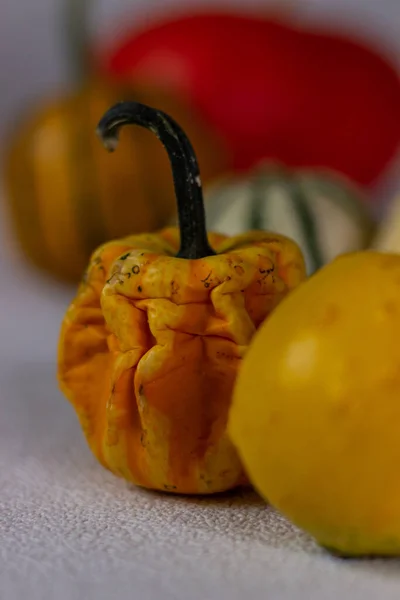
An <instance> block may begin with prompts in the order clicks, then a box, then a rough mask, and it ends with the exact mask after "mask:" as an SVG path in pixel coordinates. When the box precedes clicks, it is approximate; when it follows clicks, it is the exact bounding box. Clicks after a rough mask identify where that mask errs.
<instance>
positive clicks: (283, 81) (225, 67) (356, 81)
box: [97, 12, 400, 185]
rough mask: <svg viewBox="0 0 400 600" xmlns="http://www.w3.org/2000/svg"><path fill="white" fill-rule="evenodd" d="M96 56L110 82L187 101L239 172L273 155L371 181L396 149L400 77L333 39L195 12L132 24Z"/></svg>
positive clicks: (267, 22) (351, 43)
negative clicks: (229, 153)
mask: <svg viewBox="0 0 400 600" xmlns="http://www.w3.org/2000/svg"><path fill="white" fill-rule="evenodd" d="M97 60H98V67H99V68H100V72H103V73H105V74H106V75H107V76H110V75H111V77H112V78H116V79H118V80H123V81H124V82H129V83H130V84H134V83H135V82H137V81H140V82H142V83H143V82H144V83H147V84H148V85H151V86H152V87H154V86H155V85H156V86H159V87H160V88H161V87H167V88H168V90H169V91H170V92H171V91H173V92H174V93H176V94H179V95H184V96H186V98H187V99H188V100H189V101H190V102H191V104H192V106H193V107H195V108H196V109H197V110H199V111H200V114H202V116H203V117H205V118H206V119H207V120H208V122H209V123H210V125H212V126H213V127H214V128H215V130H216V131H217V132H218V133H219V134H221V135H222V136H223V138H224V139H225V141H226V142H227V143H228V146H229V148H230V150H231V151H232V161H233V162H232V165H231V166H232V168H233V169H235V170H243V169H247V168H249V167H251V166H253V165H254V164H255V163H257V162H259V160H260V159H261V158H271V159H278V160H279V161H282V162H283V163H286V164H287V165H289V166H294V167H303V166H307V167H310V166H324V167H330V168H332V169H335V170H337V171H339V172H342V173H343V174H345V175H347V176H348V177H350V178H351V179H353V180H354V181H356V182H358V183H360V184H362V185H369V184H372V183H374V182H375V181H376V180H377V179H378V178H379V176H380V175H382V173H383V171H384V169H385V168H386V167H387V165H388V163H389V162H390V160H391V159H392V158H393V157H394V155H395V153H396V151H397V149H398V146H399V140H400V81H399V76H398V74H397V73H396V71H395V70H394V68H393V67H392V66H391V65H390V64H389V63H388V61H387V60H386V59H385V58H383V57H381V56H379V55H378V54H377V52H375V51H374V50H372V49H370V48H367V47H366V46H363V45H361V44H360V43H358V42H357V41H355V40H351V39H347V38H345V37H341V36H339V35H333V34H328V33H324V32H315V31H314V32H311V31H309V30H305V29H298V28H296V27H294V26H291V25H289V24H285V23H282V22H277V21H276V20H273V19H268V18H264V17H259V18H258V17H254V16H243V15H239V14H235V13H232V14H230V13H223V12H218V13H213V12H211V13H207V12H200V13H198V14H190V15H186V16H185V15H183V16H179V17H178V16H175V17H170V18H169V19H165V20H159V21H155V22H153V23H152V24H150V25H146V26H142V27H140V26H137V27H133V28H132V29H130V30H128V31H127V32H126V33H125V35H123V36H121V37H120V38H119V39H117V40H115V41H114V42H112V43H111V44H110V45H108V46H107V47H105V48H101V49H100V52H99V55H98V57H97Z"/></svg>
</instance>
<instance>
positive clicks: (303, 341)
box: [228, 251, 400, 556]
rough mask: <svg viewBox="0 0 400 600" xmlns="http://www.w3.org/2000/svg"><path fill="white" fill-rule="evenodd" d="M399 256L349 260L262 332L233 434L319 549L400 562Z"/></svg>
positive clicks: (303, 291)
mask: <svg viewBox="0 0 400 600" xmlns="http://www.w3.org/2000/svg"><path fill="white" fill-rule="evenodd" d="M399 298H400V256H399V255H394V254H393V255H391V254H383V253H379V252H372V251H366V252H358V253H354V254H348V255H344V256H342V257H340V258H337V259H335V260H334V261H333V262H332V263H330V264H329V265H328V266H326V267H323V268H322V269H321V270H320V271H319V272H318V273H316V274H315V275H313V276H312V277H311V278H310V279H308V280H307V281H306V282H305V283H303V284H302V285H301V286H300V287H299V288H298V289H296V290H294V291H293V292H292V294H291V295H290V296H289V297H287V298H286V299H285V300H284V301H283V302H282V303H281V304H280V305H279V306H278V307H277V308H276V310H275V311H274V313H273V314H272V315H271V316H270V318H269V319H267V320H266V321H265V322H264V324H263V325H262V326H261V327H260V329H259V330H258V332H257V333H256V335H255V337H254V339H253V341H252V343H251V345H250V349H249V351H248V352H247V354H246V357H245V358H244V361H243V366H242V369H241V371H240V374H239V377H238V381H237V386H236V389H235V394H234V400H233V405H232V411H231V414H230V421H229V429H228V431H229V433H230V434H231V437H232V440H233V441H234V443H235V445H236V447H237V449H238V450H239V453H240V456H241V458H242V459H243V461H244V465H245V467H246V469H247V472H248V475H249V477H250V479H251V481H252V482H253V484H254V485H255V486H256V488H257V489H258V490H259V491H260V492H261V494H262V495H263V496H264V498H265V499H267V500H268V501H269V502H270V503H271V504H272V505H274V506H275V507H277V508H278V509H279V510H281V511H282V513H283V514H285V515H286V516H287V517H289V518H290V519H291V520H292V521H293V522H294V523H295V524H297V525H298V526H299V527H302V528H304V529H305V530H306V531H308V532H309V533H311V534H312V535H313V536H314V537H315V538H316V539H317V540H318V542H319V543H320V544H322V545H323V546H326V547H328V548H329V549H331V550H333V551H335V552H337V553H340V554H343V555H350V556H359V555H369V554H375V555H376V554H379V555H398V554H400V477H399V464H400V300H399Z"/></svg>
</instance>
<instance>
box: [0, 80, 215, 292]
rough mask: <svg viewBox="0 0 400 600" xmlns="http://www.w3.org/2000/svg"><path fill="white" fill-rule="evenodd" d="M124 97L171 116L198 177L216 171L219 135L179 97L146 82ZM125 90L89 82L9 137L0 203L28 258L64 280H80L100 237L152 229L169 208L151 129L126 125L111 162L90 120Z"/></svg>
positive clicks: (168, 188) (167, 181)
mask: <svg viewBox="0 0 400 600" xmlns="http://www.w3.org/2000/svg"><path fill="white" fill-rule="evenodd" d="M129 94H130V95H131V96H132V95H134V97H135V99H136V100H138V101H145V102H147V103H149V104H152V105H156V106H157V107H161V108H162V109H163V110H165V111H167V112H168V113H169V114H171V115H172V116H173V117H175V116H176V115H179V121H180V122H181V123H182V124H183V126H184V127H185V129H186V130H187V131H188V132H189V134H190V137H191V139H192V140H193V145H194V148H195V150H196V153H197V155H198V157H199V163H200V167H201V169H202V173H203V178H204V181H205V182H207V181H208V180H210V179H212V178H213V176H215V175H217V174H219V173H220V172H222V171H223V169H224V157H225V153H224V152H223V151H222V149H221V146H220V144H219V142H218V140H217V139H216V138H215V136H214V135H213V134H211V133H210V132H209V131H207V128H206V127H205V126H204V125H203V124H202V123H200V122H199V121H198V119H197V117H196V115H194V114H193V112H192V111H191V110H190V109H188V108H187V107H186V106H185V105H184V104H183V103H179V101H177V100H176V99H173V100H172V99H171V98H169V97H168V95H167V94H164V96H162V95H161V93H160V92H156V93H153V92H152V91H151V90H149V89H146V90H137V92H136V93H135V94H132V91H130V92H129ZM124 97H125V94H124V92H123V91H121V90H120V91H118V90H115V89H112V88H111V87H110V86H108V85H107V84H106V83H105V82H93V83H92V84H90V85H88V86H86V87H85V88H84V89H82V90H81V91H79V92H77V93H75V94H72V95H70V96H69V97H64V98H61V99H60V100H59V101H55V102H53V103H50V104H49V105H48V106H47V107H45V108H44V109H42V110H41V111H39V112H38V113H37V114H35V115H34V116H33V117H31V118H30V119H28V121H27V122H25V123H22V125H21V128H20V129H19V131H18V132H17V135H16V136H15V138H14V139H13V140H12V142H11V144H10V148H9V151H8V154H7V157H6V164H5V184H6V200H7V204H8V206H9V213H10V215H11V217H12V223H13V226H14V229H15V233H16V236H17V239H18V242H19V245H20V247H21V248H22V250H23V251H24V253H25V254H26V255H27V257H28V258H29V259H30V260H31V261H33V262H34V263H36V264H37V265H38V266H40V267H42V268H44V269H46V270H48V271H51V272H52V273H53V274H55V275H57V276H59V277H62V278H63V279H68V280H72V281H77V280H79V278H80V277H81V275H82V273H83V271H84V269H85V267H86V265H87V262H88V260H89V257H90V255H91V253H92V251H93V250H94V249H95V248H96V247H97V246H98V245H99V244H101V243H103V242H106V241H108V240H110V239H113V238H115V237H121V236H124V235H127V234H132V233H140V232H142V231H153V230H155V229H158V228H160V227H162V226H163V225H165V224H167V223H168V222H169V221H170V220H171V218H172V217H173V216H174V214H175V198H174V189H173V184H172V181H171V177H170V172H169V164H168V159H167V158H166V156H165V155H164V154H163V152H162V148H160V146H159V144H158V143H157V140H156V139H154V137H153V136H152V135H151V134H150V133H149V132H147V131H139V132H138V134H137V135H136V136H135V137H132V134H131V132H126V131H124V132H123V135H122V139H121V147H122V148H123V152H122V153H121V155H122V158H120V159H118V160H116V159H115V158H114V157H107V156H105V154H104V152H103V151H102V148H101V147H99V143H98V140H97V137H96V135H95V128H96V124H97V121H98V120H99V118H100V116H101V115H102V114H103V113H104V111H105V110H106V108H107V107H108V106H109V105H110V104H113V103H114V102H116V101H117V100H120V99H121V98H124Z"/></svg>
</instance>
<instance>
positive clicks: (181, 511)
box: [0, 236, 400, 600]
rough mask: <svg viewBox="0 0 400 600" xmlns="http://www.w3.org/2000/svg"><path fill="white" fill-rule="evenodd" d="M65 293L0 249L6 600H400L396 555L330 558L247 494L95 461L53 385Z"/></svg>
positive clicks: (0, 594) (0, 584)
mask: <svg viewBox="0 0 400 600" xmlns="http://www.w3.org/2000/svg"><path fill="white" fill-rule="evenodd" d="M3 237H4V236H3ZM10 260H11V262H10ZM71 293H72V292H71V290H65V289H63V288H59V287H57V286H56V285H54V284H50V283H49V282H46V280H42V279H40V277H39V276H38V277H35V275H34V274H32V273H31V274H29V273H28V272H26V271H24V269H23V268H22V267H21V266H19V265H18V263H17V262H15V261H14V260H12V259H11V258H10V257H7V258H6V257H5V255H4V252H3V254H2V255H1V256H0V599H1V600H25V599H28V600H85V599H89V600H92V599H93V600H103V599H105V600H111V599H114V598H116V599H119V598H129V599H132V600H136V599H139V598H140V599H142V600H158V599H162V600H225V599H226V600H239V599H240V600H242V599H243V600H261V599H267V600H288V599H290V600H292V599H293V600H317V599H318V600H338V599H340V600H378V598H382V600H392V599H393V600H399V598H400V562H398V561H374V562H372V561H354V562H353V561H350V562H348V561H341V560H338V559H334V558H331V557H330V556H328V555H326V554H325V553H323V552H322V551H320V550H319V549H318V548H317V547H316V546H315V545H314V544H313V542H312V541H311V540H310V539H309V538H308V536H307V535H305V534H303V533H301V532H299V531H298V530H297V529H295V528H294V527H292V526H291V525H290V524H288V523H287V521H285V520H284V519H283V518H282V517H280V516H279V515H278V514H276V513H275V512H274V511H273V510H272V509H270V508H269V507H267V506H266V505H264V504H263V502H262V501H260V500H259V499H258V498H257V496H256V495H254V494H252V493H246V494H244V493H241V494H227V495H223V496H220V497H216V498H214V499H188V498H179V497H172V496H165V495H157V494H154V493H148V492H146V491H142V490H138V489H134V488H132V487H130V486H128V485H127V484H126V483H124V482H123V481H122V480H119V479H117V478H115V477H114V476H113V475H111V474H110V473H108V472H107V471H106V470H104V469H103V468H102V467H101V466H100V465H98V464H97V463H96V461H95V459H94V458H92V456H91V454H90V453H89V451H88V449H87V447H86V444H85V442H84V440H83V438H82V435H81V432H80V428H79V425H78V423H77V421H76V418H75V415H74V413H73V410H72V408H71V407H70V406H69V404H68V403H67V402H66V401H65V400H64V399H63V397H62V396H61V394H60V393H59V392H58V389H57V385H56V379H55V349H56V343H57V335H58V327H59V322H60V320H61V317H62V315H63V312H64V309H65V307H66V305H67V303H68V301H69V298H70V296H71Z"/></svg>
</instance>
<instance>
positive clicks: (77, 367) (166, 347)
mask: <svg viewBox="0 0 400 600" xmlns="http://www.w3.org/2000/svg"><path fill="white" fill-rule="evenodd" d="M127 124H136V125H139V126H141V127H145V128H148V129H150V130H151V131H152V132H154V133H155V134H156V135H157V137H158V138H159V139H160V140H161V142H162V143H163V144H164V145H165V147H166V149H167V151H168V155H169V157H170V161H171V166H172V170H173V175H174V184H175V190H176V198H177V201H178V212H179V228H166V229H163V230H161V231H159V232H157V233H153V234H141V235H132V236H129V237H126V238H123V239H121V240H115V241H112V242H109V243H107V244H105V245H103V246H101V247H100V248H99V249H98V250H97V251H95V253H94V254H93V256H92V259H91V261H90V264H89V268H88V270H87V273H86V276H85V278H84V281H83V282H82V284H81V286H80V287H79V290H78V294H77V296H76V298H75V300H74V301H73V302H72V304H71V305H70V307H69V308H68V310H67V313H66V315H65V318H64V320H63V324H62V328H61V335H60V341H59V358H58V377H59V381H60V385H61V389H62V391H63V392H64V394H65V395H66V396H67V398H68V399H69V400H70V402H71V403H72V405H73V406H74V408H75V410H76V412H77V414H78V416H79V420H80V423H81V425H82V428H83V430H84V433H85V436H86V439H87V441H88V444H89V446H90V448H91V450H92V451H93V453H94V454H95V456H96V457H97V458H98V459H99V461H100V462H101V463H102V464H103V465H104V466H105V467H107V468H108V469H110V470H111V471H112V472H113V473H115V474H116V475H119V476H121V477H124V478H125V479H127V480H129V481H132V482H134V483H136V484H138V485H141V486H143V487H148V488H153V489H158V490H166V491H173V492H176V493H201V494H210V493H213V492H219V491H223V490H227V489H230V488H233V487H235V486H237V485H239V484H241V483H244V482H245V481H246V477H245V474H244V472H243V468H242V465H241V463H240V461H239V460H238V457H237V454H236V451H235V449H234V448H233V446H232V444H231V442H230V440H229V438H228V436H227V435H226V424H227V420H228V412H229V407H230V401H231V396H232V391H233V386H234V383H235V379H236V375H237V372H238V369H239V367H240V364H241V360H242V357H243V356H244V354H245V353H246V351H247V348H248V346H249V344H250V341H251V339H252V337H253V335H254V333H255V331H256V329H257V327H258V326H259V325H260V323H261V322H262V321H263V320H264V319H265V318H266V317H267V315H268V314H269V313H270V312H271V311H272V310H273V309H274V308H275V306H276V305H277V304H278V303H279V302H280V301H281V300H282V299H283V298H284V297H286V295H287V294H288V293H290V291H291V290H292V289H293V288H294V287H296V286H297V285H298V284H299V283H300V282H301V281H303V280H304V278H305V267H304V261H303V257H302V254H301V251H300V250H299V248H298V246H297V245H296V244H295V243H294V242H293V241H292V240H290V239H288V238H285V237H284V236H279V235H277V234H271V233H269V234H268V233H265V232H260V231H256V232H247V233H246V234H243V235H241V236H238V237H227V236H222V235H216V234H212V233H210V235H209V236H208V235H207V232H206V228H205V219H204V206H203V198H202V188H201V180H200V175H199V169H198V164H197V161H196V157H195V154H194V152H193V149H192V147H191V144H190V142H189V140H188V138H187V137H186V135H185V133H184V131H183V130H182V129H181V128H180V127H179V125H178V124H177V123H176V122H174V121H173V120H172V119H171V118H170V116H169V115H167V114H165V113H162V112H160V111H157V110H154V109H152V108H150V107H148V106H145V105H141V104H138V103H132V102H128V103H126V102H124V103H121V104H118V105H117V106H115V107H113V108H112V109H110V111H109V112H107V113H106V115H105V116H104V118H103V119H102V120H101V122H100V125H99V133H100V136H101V138H102V139H103V140H104V142H105V144H106V146H107V147H108V148H109V149H114V148H115V144H116V141H117V135H118V132H119V129H120V128H121V127H122V126H123V125H127Z"/></svg>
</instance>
